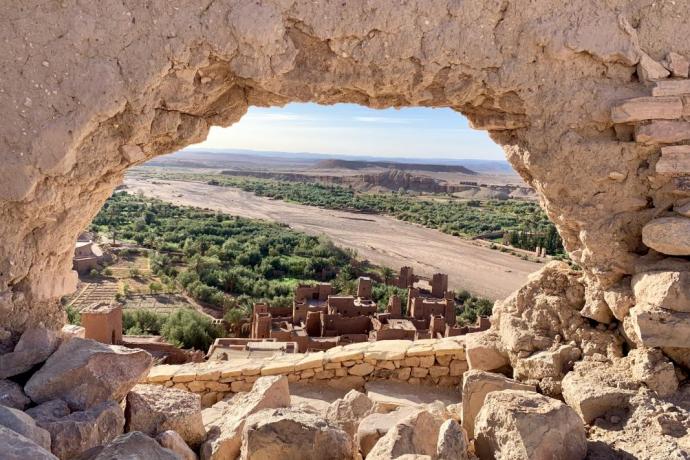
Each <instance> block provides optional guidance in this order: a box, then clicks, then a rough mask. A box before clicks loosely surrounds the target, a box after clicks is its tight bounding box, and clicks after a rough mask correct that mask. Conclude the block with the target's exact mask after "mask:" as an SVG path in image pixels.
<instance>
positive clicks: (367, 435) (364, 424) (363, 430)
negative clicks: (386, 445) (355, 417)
mask: <svg viewBox="0 0 690 460" xmlns="http://www.w3.org/2000/svg"><path fill="white" fill-rule="evenodd" d="M421 410H422V409H421V408H419V407H412V406H403V407H400V408H398V409H396V410H394V411H392V412H387V413H383V414H382V413H373V414H369V415H367V416H366V417H364V418H363V419H362V421H361V422H360V423H359V426H358V427H357V435H356V437H355V441H356V442H355V443H356V445H357V447H358V449H359V452H360V453H361V454H362V456H363V457H366V456H367V455H368V454H369V452H370V451H371V449H373V447H374V445H376V443H377V442H378V440H379V439H381V438H382V437H383V436H385V434H386V433H388V431H390V429H391V428H393V427H394V426H395V425H397V424H398V423H400V422H402V421H403V420H405V419H407V418H408V417H410V416H412V415H414V414H416V413H417V412H419V411H421Z"/></svg>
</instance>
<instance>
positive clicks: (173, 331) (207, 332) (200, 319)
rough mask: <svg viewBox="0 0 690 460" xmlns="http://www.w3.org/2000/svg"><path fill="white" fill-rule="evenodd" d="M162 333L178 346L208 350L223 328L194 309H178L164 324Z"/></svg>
mask: <svg viewBox="0 0 690 460" xmlns="http://www.w3.org/2000/svg"><path fill="white" fill-rule="evenodd" d="M161 335H162V336H163V337H165V339H166V340H167V341H168V342H170V343H172V344H173V345H176V346H178V347H182V348H195V349H197V350H203V351H206V350H208V348H209V347H210V346H211V344H212V343H213V341H214V340H215V339H216V338H217V337H220V336H221V335H222V330H221V329H220V328H219V327H218V326H216V325H214V324H213V323H212V321H211V320H210V319H209V318H208V317H206V316H203V315H201V314H199V313H197V312H195V311H193V310H176V311H175V312H174V313H172V314H171V315H170V316H168V318H167V320H166V321H165V323H164V324H163V327H162V328H161Z"/></svg>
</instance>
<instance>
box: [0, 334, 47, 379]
mask: <svg viewBox="0 0 690 460" xmlns="http://www.w3.org/2000/svg"><path fill="white" fill-rule="evenodd" d="M58 342H59V338H58V335H57V333H56V332H55V331H51V330H49V329H46V328H43V327H34V328H31V329H27V330H26V331H24V333H23V334H22V336H21V337H20V339H19V342H17V346H16V347H14V350H13V351H12V352H11V353H6V354H4V355H0V379H4V378H7V377H13V376H15V375H18V374H21V373H24V372H27V371H29V370H31V368H32V367H34V366H35V365H37V364H40V363H42V362H43V361H45V360H46V359H48V357H49V356H50V355H51V354H53V352H54V351H55V349H56V348H57V346H58Z"/></svg>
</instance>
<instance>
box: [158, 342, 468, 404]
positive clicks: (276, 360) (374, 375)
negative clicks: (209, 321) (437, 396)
mask: <svg viewBox="0 0 690 460" xmlns="http://www.w3.org/2000/svg"><path fill="white" fill-rule="evenodd" d="M467 369H468V365H467V361H466V360H465V348H464V339H463V338H462V337H452V338H447V339H438V340H434V339H426V340H418V341H416V342H413V341H409V340H384V341H380V342H373V343H370V342H363V343H358V344H352V345H346V346H340V347H336V348H332V349H330V350H328V351H325V352H323V351H320V352H312V353H294V354H284V355H278V356H275V357H272V358H265V359H257V358H253V359H233V360H231V361H229V362H226V361H219V362H206V363H198V364H183V365H160V366H155V367H153V368H152V369H151V372H150V373H149V375H148V377H147V378H146V383H150V384H158V385H164V386H166V387H172V388H179V389H183V390H187V391H191V392H193V393H199V394H200V395H201V401H202V405H203V406H204V407H208V406H211V405H213V404H214V403H216V402H217V401H220V400H221V399H223V398H224V397H225V396H227V395H228V394H232V393H237V392H243V391H249V390H251V388H252V385H253V384H254V382H255V381H256V380H257V379H258V378H259V377H261V376H265V375H285V376H287V378H288V380H289V381H290V382H302V383H321V384H328V385H332V386H336V387H339V388H344V389H351V388H354V389H361V388H362V387H363V385H364V383H365V382H367V381H371V380H394V381H398V382H408V383H412V384H420V385H439V386H457V385H458V384H460V383H461V381H462V374H463V373H464V372H465V371H466V370H467Z"/></svg>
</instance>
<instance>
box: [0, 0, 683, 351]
mask: <svg viewBox="0 0 690 460" xmlns="http://www.w3.org/2000/svg"><path fill="white" fill-rule="evenodd" d="M104 12H107V14H104ZM688 17H690V4H689V3H688V2H681V1H676V2H660V1H652V0H610V1H608V2H605V3H602V2H600V1H597V0H575V1H571V2H553V1H552V0H529V1H528V0H492V1H470V2H466V1H456V0H412V1H409V2H404V3H401V2H399V1H398V0H381V1H369V0H355V1H348V2H339V1H324V2H317V3H315V2H312V1H307V0H265V1H262V2H246V1H242V0H215V1H209V2H198V1H196V0H183V1H179V2H174V3H172V2H166V1H164V0H152V1H150V2H120V1H116V0H104V1H100V2H79V1H77V0H65V1H61V2H45V1H41V0H27V1H22V2H3V3H2V4H1V5H0V18H1V19H2V24H3V25H6V27H0V40H1V41H2V43H3V50H4V52H3V53H2V56H0V66H1V69H2V72H0V75H1V77H0V111H1V112H2V113H3V121H2V123H0V152H2V159H3V165H2V168H0V241H1V242H2V243H1V244H0V325H2V328H4V332H2V331H0V332H2V333H3V335H7V334H9V335H11V336H14V337H16V336H17V333H18V332H21V331H22V330H24V329H26V328H27V327H29V326H31V325H35V324H39V323H43V324H46V325H48V326H50V327H57V326H59V325H60V324H61V323H62V322H63V321H64V313H63V312H62V311H61V308H60V306H59V302H58V299H59V297H60V296H61V295H64V294H66V293H68V292H70V291H72V290H73V289H74V287H75V282H76V275H75V273H74V272H72V271H71V255H72V251H73V244H74V240H75V237H76V235H77V233H78V232H79V231H80V230H82V229H83V228H84V227H85V226H86V225H87V224H88V223H89V222H90V220H91V219H92V218H93V216H94V215H95V214H96V212H97V211H98V209H99V208H100V206H101V205H102V203H103V202H104V200H105V199H106V198H107V197H108V196H109V194H110V193H111V192H112V190H113V188H114V187H115V186H116V185H117V184H119V183H120V182H121V180H122V178H123V174H124V172H125V171H126V170H127V168H129V167H131V166H133V165H136V164H140V163H142V162H144V161H146V160H147V159H149V158H152V157H154V156H156V155H160V154H164V153H168V152H172V151H175V150H177V149H179V148H181V147H184V146H186V145H189V144H191V143H195V142H199V141H201V140H202V139H203V138H204V137H205V136H206V134H207V132H208V129H209V127H210V126H213V125H221V126H227V125H230V124H232V123H234V122H236V121H238V120H239V119H240V118H241V117H242V116H243V115H244V113H246V111H247V109H248V107H250V106H271V105H282V104H285V103H288V102H292V101H300V102H301V101H312V102H317V103H322V104H333V103H338V102H349V103H357V104H362V105H365V106H369V107H374V108H382V107H403V106H423V107H450V108H452V109H453V110H456V111H458V112H461V113H463V114H465V115H466V116H467V117H468V118H469V119H470V121H471V124H472V126H474V127H475V128H477V129H484V130H488V131H489V133H490V135H491V136H492V138H493V139H494V140H495V141H496V142H497V143H499V144H501V145H502V146H503V148H504V151H505V152H506V156H507V158H508V160H509V161H510V162H511V164H512V165H513V166H514V168H515V169H516V170H517V171H518V172H519V173H520V174H521V175H522V176H523V177H524V178H525V180H526V181H527V182H528V183H529V184H530V185H532V186H533V187H534V188H535V190H536V191H537V193H538V195H539V197H540V199H541V203H542V205H543V206H544V208H545V210H546V212H547V213H548V215H549V217H550V218H551V219H552V220H553V221H554V222H555V224H556V226H557V227H558V230H559V232H560V234H561V235H562V237H563V239H564V243H565V247H566V248H567V250H568V251H569V253H570V255H571V257H572V258H573V259H574V260H576V261H577V262H578V263H579V264H580V265H581V266H582V268H583V274H584V279H583V283H584V286H585V290H586V295H585V299H586V305H585V306H584V307H585V308H583V312H584V313H583V314H585V315H588V316H589V317H594V318H595V319H596V320H597V321H603V322H606V321H610V319H611V311H614V312H615V311H616V310H618V312H619V316H620V317H621V318H623V319H625V318H626V317H628V316H629V315H627V313H626V314H622V313H621V312H623V311H627V310H626V309H628V310H629V309H630V308H631V307H632V305H628V300H626V299H632V300H633V304H634V303H635V301H636V300H635V297H634V296H632V294H631V289H632V288H631V282H632V278H633V277H634V276H637V275H638V274H639V273H640V272H643V271H649V270H646V268H645V267H647V268H648V267H649V264H650V263H654V264H656V265H655V267H660V266H663V267H669V266H673V268H672V270H673V271H687V267H686V266H685V265H684V263H685V262H686V260H687V259H682V257H687V256H688V252H687V247H688V242H687V231H686V230H687V223H686V221H685V220H684V219H685V217H687V216H686V214H687V203H685V202H684V201H682V200H680V197H681V196H682V194H680V193H679V192H682V191H683V190H687V178H686V177H681V176H678V177H673V178H671V177H670V176H669V171H672V172H673V174H674V176H676V175H677V174H676V173H677V172H678V171H680V170H682V169H683V168H685V166H683V165H685V163H686V162H685V160H684V158H685V154H684V153H683V152H686V148H687V147H686V146H685V145H686V144H687V141H686V139H687V138H688V136H687V132H688V129H690V121H687V120H685V118H683V117H685V116H686V113H687V105H686V102H687V101H686V99H687V98H686V97H685V96H686V93H685V91H686V89H685V87H686V85H687V83H685V82H683V79H684V78H685V77H684V75H685V59H686V58H688V57H689V56H690V42H688V41H687V40H684V39H683V38H682V37H686V36H688V35H689V34H690V23H688V21H687V18H688ZM666 78H670V79H669V80H667V81H664V82H661V81H659V80H663V79H666ZM653 81H659V83H658V84H651V83H650V82H653ZM650 91H652V94H651V96H650ZM641 97H651V98H653V99H652V100H651V101H648V102H645V101H644V100H642V101H640V100H639V98H641ZM626 101H627V102H626ZM621 104H623V105H621ZM612 108H613V113H612ZM679 111H680V116H679V115H678V114H679ZM650 119H651V121H647V120H650ZM631 128H632V129H631ZM661 144H664V145H667V144H670V145H668V146H667V147H665V152H664V153H663V155H661V147H660V145H661ZM660 155H661V160H659V158H660ZM683 193H684V192H683ZM671 208H673V209H674V210H675V211H673V212H672V213H671V214H670V215H667V214H668V213H669V211H670V209H671ZM681 217H683V219H681ZM650 222H651V223H650ZM643 229H644V231H643ZM669 239H671V240H673V241H671V242H670V244H669V241H668V240H669ZM666 256H680V257H681V259H678V258H671V257H666ZM651 259H654V260H653V261H651ZM681 268H682V269H681ZM683 279H685V278H683ZM496 282H500V280H496ZM686 285H687V283H686V284H685V286H686ZM607 299H608V300H607ZM638 303H639V302H638ZM635 308H638V309H639V308H641V307H640V306H639V305H638V306H636V307H635ZM644 308H645V313H644V314H641V315H635V317H636V318H638V320H637V327H638V329H640V330H641V329H648V328H647V327H646V326H642V325H641V324H658V323H659V321H657V319H658V315H661V314H664V315H668V313H667V312H666V310H664V311H662V312H658V311H654V312H652V313H647V310H646V307H644ZM636 311H637V310H636ZM671 316H672V318H673V319H672V321H671V322H670V323H672V324H673V330H674V331H680V332H685V331H686V330H687V325H688V318H687V317H686V316H687V312H677V313H672V314H671ZM664 318H666V317H664ZM618 319H619V320H620V318H618ZM670 323H669V324H670ZM650 334H651V333H649V334H647V336H648V337H650V336H651V335H650ZM659 334H660V335H662V336H665V334H666V332H665V331H660V332H659V333H658V334H656V335H657V336H658V335H659ZM643 335H644V334H643ZM675 335H676V336H677V335H678V334H675ZM686 336H687V334H686ZM650 343H651V342H650ZM657 343H664V344H665V346H667V347H669V348H677V347H679V346H685V345H686V344H685V343H682V341H680V342H679V341H673V342H671V341H663V340H662V341H660V342H657Z"/></svg>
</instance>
